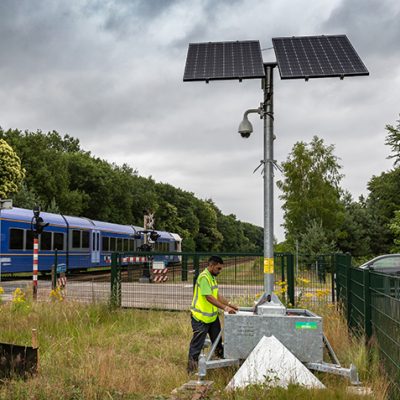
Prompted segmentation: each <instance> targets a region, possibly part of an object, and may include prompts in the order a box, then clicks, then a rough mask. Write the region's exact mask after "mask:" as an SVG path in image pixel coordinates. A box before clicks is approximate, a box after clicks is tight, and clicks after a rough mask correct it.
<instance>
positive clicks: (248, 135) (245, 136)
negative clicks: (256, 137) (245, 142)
mask: <svg viewBox="0 0 400 400" xmlns="http://www.w3.org/2000/svg"><path fill="white" fill-rule="evenodd" d="M239 133H240V136H241V137H242V138H243V139H247V138H249V137H250V135H251V132H250V131H241V132H239Z"/></svg>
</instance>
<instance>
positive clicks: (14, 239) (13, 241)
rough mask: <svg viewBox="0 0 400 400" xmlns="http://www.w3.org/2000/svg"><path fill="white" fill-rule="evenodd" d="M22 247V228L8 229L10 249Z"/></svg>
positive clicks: (20, 248)
mask: <svg viewBox="0 0 400 400" xmlns="http://www.w3.org/2000/svg"><path fill="white" fill-rule="evenodd" d="M23 248H24V231H23V229H15V228H11V229H10V249H12V250H22V249H23Z"/></svg>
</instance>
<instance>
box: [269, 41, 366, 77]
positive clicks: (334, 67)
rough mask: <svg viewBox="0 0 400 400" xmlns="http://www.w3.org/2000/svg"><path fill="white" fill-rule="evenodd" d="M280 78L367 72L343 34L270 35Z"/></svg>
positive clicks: (349, 74) (347, 74)
mask: <svg viewBox="0 0 400 400" xmlns="http://www.w3.org/2000/svg"><path fill="white" fill-rule="evenodd" d="M272 43H273V46H274V50H275V55H276V60H277V63H278V68H279V72H280V75H281V78H282V79H306V80H308V79H309V78H328V77H335V76H337V77H340V78H343V77H345V76H357V75H369V72H368V70H367V68H366V67H365V65H364V63H363V62H362V61H361V59H360V57H359V56H358V54H357V52H356V51H355V50H354V47H353V46H352V45H351V43H350V41H349V39H348V38H347V36H346V35H331V36H297V37H280V38H273V39H272Z"/></svg>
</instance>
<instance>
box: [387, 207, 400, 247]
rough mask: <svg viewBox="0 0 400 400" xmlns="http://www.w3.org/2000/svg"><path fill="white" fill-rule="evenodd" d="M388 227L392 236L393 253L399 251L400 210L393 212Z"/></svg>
mask: <svg viewBox="0 0 400 400" xmlns="http://www.w3.org/2000/svg"><path fill="white" fill-rule="evenodd" d="M389 229H390V231H391V232H392V234H393V237H394V240H393V242H394V246H393V247H392V252H393V253H398V252H400V210H397V211H395V212H394V218H393V219H392V220H391V221H390V224H389Z"/></svg>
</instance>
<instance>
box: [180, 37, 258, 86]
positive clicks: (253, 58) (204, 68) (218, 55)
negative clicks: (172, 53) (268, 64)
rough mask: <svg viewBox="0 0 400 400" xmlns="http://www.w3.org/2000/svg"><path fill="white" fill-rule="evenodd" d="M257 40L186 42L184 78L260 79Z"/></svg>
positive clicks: (186, 79) (206, 79)
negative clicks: (187, 47)
mask: <svg viewBox="0 0 400 400" xmlns="http://www.w3.org/2000/svg"><path fill="white" fill-rule="evenodd" d="M264 77H265V71H264V66H263V60H262V55H261V47H260V42H259V41H258V40H247V41H242V42H239V41H237V42H208V43H190V44H189V50H188V53H187V57H186V66H185V73H184V75H183V80H184V81H185V82H186V81H206V82H208V81H211V80H224V79H239V80H242V79H252V78H264Z"/></svg>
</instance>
